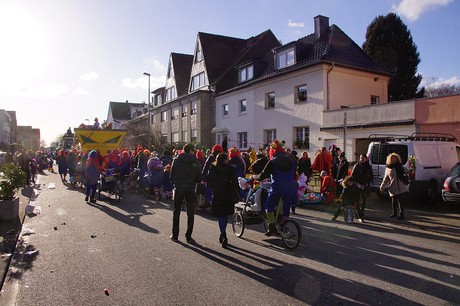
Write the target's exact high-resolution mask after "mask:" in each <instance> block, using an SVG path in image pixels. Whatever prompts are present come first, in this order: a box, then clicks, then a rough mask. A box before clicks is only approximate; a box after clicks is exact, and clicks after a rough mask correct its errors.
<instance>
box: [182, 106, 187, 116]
mask: <svg viewBox="0 0 460 306" xmlns="http://www.w3.org/2000/svg"><path fill="white" fill-rule="evenodd" d="M183 117H187V105H182V118H183Z"/></svg>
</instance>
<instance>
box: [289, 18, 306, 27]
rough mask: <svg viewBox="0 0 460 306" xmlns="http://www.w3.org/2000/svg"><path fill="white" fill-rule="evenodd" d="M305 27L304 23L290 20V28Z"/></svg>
mask: <svg viewBox="0 0 460 306" xmlns="http://www.w3.org/2000/svg"><path fill="white" fill-rule="evenodd" d="M304 26H305V25H304V23H303V22H294V21H292V19H289V20H288V27H290V28H303V27H304Z"/></svg>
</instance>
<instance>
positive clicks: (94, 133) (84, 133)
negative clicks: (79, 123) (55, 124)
mask: <svg viewBox="0 0 460 306" xmlns="http://www.w3.org/2000/svg"><path fill="white" fill-rule="evenodd" d="M74 132H75V135H77V139H78V142H80V145H81V148H82V150H83V151H84V152H88V151H91V150H99V151H100V152H101V154H106V153H108V152H110V151H111V150H113V149H117V148H118V147H119V146H120V143H121V141H122V140H123V138H124V137H125V135H126V131H125V130H100V129H74Z"/></svg>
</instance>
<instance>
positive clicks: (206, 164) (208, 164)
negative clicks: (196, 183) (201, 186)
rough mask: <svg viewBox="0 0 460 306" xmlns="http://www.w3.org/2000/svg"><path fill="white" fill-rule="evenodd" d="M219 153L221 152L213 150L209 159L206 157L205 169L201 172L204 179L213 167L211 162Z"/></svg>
mask: <svg viewBox="0 0 460 306" xmlns="http://www.w3.org/2000/svg"><path fill="white" fill-rule="evenodd" d="M218 154H219V152H217V151H216V152H213V153H212V154H211V155H209V157H208V159H206V162H205V163H204V166H203V170H202V172H201V176H202V177H203V179H204V180H206V178H207V177H208V172H209V168H210V167H211V164H212V163H213V162H214V161H215V160H216V156H217V155H218Z"/></svg>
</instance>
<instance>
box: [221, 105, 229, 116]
mask: <svg viewBox="0 0 460 306" xmlns="http://www.w3.org/2000/svg"><path fill="white" fill-rule="evenodd" d="M222 116H228V104H224V105H222Z"/></svg>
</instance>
